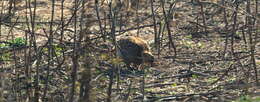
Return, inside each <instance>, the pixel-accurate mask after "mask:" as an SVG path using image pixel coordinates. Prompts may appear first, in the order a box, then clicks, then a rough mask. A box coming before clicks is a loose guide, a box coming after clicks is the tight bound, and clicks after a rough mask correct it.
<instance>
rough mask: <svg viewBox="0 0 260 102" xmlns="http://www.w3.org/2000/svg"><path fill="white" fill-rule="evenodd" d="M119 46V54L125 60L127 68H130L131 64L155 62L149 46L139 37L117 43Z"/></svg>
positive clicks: (128, 38) (124, 39)
mask: <svg viewBox="0 0 260 102" xmlns="http://www.w3.org/2000/svg"><path fill="white" fill-rule="evenodd" d="M117 44H118V50H117V54H118V55H119V56H120V57H121V58H122V59H123V61H124V62H125V63H126V65H127V67H130V65H131V64H133V65H140V64H143V63H149V64H152V63H153V61H154V57H153V55H152V53H151V52H150V49H149V46H148V44H147V43H146V41H144V40H143V39H141V38H139V37H134V36H128V37H126V38H123V39H120V40H119V41H117Z"/></svg>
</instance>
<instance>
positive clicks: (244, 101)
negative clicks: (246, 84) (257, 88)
mask: <svg viewBox="0 0 260 102" xmlns="http://www.w3.org/2000/svg"><path fill="white" fill-rule="evenodd" d="M232 102H260V97H256V98H252V97H250V96H249V95H244V96H241V97H240V98H239V99H237V100H236V101H232Z"/></svg>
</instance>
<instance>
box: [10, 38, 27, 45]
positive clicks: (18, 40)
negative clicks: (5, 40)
mask: <svg viewBox="0 0 260 102" xmlns="http://www.w3.org/2000/svg"><path fill="white" fill-rule="evenodd" d="M9 42H10V44H9V46H12V47H20V46H24V45H26V41H25V39H24V38H22V37H18V38H15V39H14V40H11V41H9Z"/></svg>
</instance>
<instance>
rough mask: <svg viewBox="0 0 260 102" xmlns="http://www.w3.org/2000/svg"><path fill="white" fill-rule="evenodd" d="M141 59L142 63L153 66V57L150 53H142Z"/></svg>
mask: <svg viewBox="0 0 260 102" xmlns="http://www.w3.org/2000/svg"><path fill="white" fill-rule="evenodd" d="M142 57H143V61H144V63H148V64H151V65H153V63H154V56H153V54H152V53H151V52H149V51H144V52H143V55H142Z"/></svg>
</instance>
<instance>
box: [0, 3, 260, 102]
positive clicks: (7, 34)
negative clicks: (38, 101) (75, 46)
mask: <svg viewBox="0 0 260 102" xmlns="http://www.w3.org/2000/svg"><path fill="white" fill-rule="evenodd" d="M32 1H33V0H32ZM156 1H157V0H156ZM216 1H218V0H216ZM148 3H149V2H145V1H143V0H140V5H139V8H138V11H137V9H136V8H134V7H133V8H130V10H129V11H127V10H125V9H123V10H122V11H119V12H118V17H119V18H117V19H118V20H117V21H118V22H116V31H118V32H117V33H116V35H117V36H116V38H117V39H120V38H123V37H125V36H126V35H132V36H139V37H141V38H143V39H145V40H146V41H147V42H148V43H149V45H150V46H151V49H152V53H153V54H154V56H155V59H156V62H155V63H156V65H155V66H153V67H149V68H147V66H143V67H145V70H144V71H145V74H143V72H142V71H141V70H138V71H134V72H129V71H127V68H125V64H124V63H121V62H120V63H114V62H113V60H114V59H115V57H114V56H113V55H111V52H102V51H100V52H99V51H95V52H94V53H93V55H94V59H95V61H96V63H97V64H96V66H94V68H93V70H92V71H93V74H92V79H93V81H92V83H91V84H92V87H93V93H92V94H93V95H94V96H95V99H96V100H97V101H105V100H106V98H107V97H108V96H107V90H108V86H109V83H110V82H109V77H111V76H109V71H111V68H114V67H115V68H119V69H121V72H120V73H119V74H116V75H115V76H116V77H113V78H114V79H113V80H114V83H113V86H112V100H114V101H129V102H132V101H134V102H135V101H136V102H138V101H141V100H142V98H144V100H145V101H148V102H154V101H181V102H230V101H234V100H238V99H241V98H248V97H251V98H252V99H257V98H258V100H260V99H259V97H257V96H260V86H259V85H258V86H257V85H256V80H255V71H254V69H253V65H252V59H251V56H250V46H249V43H250V42H249V35H248V34H247V33H246V34H245V35H246V36H245V37H244V36H243V34H244V31H243V30H242V29H243V28H241V26H243V24H244V21H243V20H244V15H243V13H241V14H239V15H238V21H237V22H238V28H237V29H238V30H237V33H236V34H235V39H234V42H233V45H231V37H230V36H229V37H226V36H225V34H223V33H222V32H224V33H225V32H228V31H225V27H224V25H225V24H224V22H223V12H222V11H221V10H220V9H219V7H215V6H214V5H213V4H214V3H215V2H213V1H212V4H208V5H207V6H206V7H205V8H206V9H205V11H204V12H206V13H207V14H205V16H206V20H207V21H206V24H207V25H201V24H202V18H201V16H200V15H199V14H198V13H199V10H200V8H199V6H196V5H195V6H194V4H192V3H191V2H190V1H189V0H183V1H180V2H178V3H177V4H176V5H175V7H174V8H175V9H174V12H175V13H173V14H172V19H170V20H169V21H168V24H169V27H170V29H168V30H170V33H168V31H167V30H166V29H167V27H166V23H165V22H164V18H163V9H162V8H161V7H160V3H159V1H157V2H155V4H154V5H155V8H154V9H155V13H156V15H157V16H156V17H155V18H156V20H157V23H158V26H157V32H158V34H159V32H160V35H159V39H158V40H159V41H160V43H159V44H158V45H157V46H159V48H156V44H155V41H154V39H155V36H154V35H155V34H154V30H155V29H154V26H153V18H152V16H153V15H152V14H151V8H150V4H148ZM216 3H217V4H218V2H216ZM32 5H33V3H32ZM64 6H65V7H64V8H65V9H64V19H65V21H66V23H70V24H69V25H68V26H66V30H64V35H63V36H64V40H63V41H64V42H60V38H61V35H60V33H61V30H60V25H59V24H60V19H61V4H60V0H57V1H56V4H55V13H54V14H55V16H54V27H53V29H54V30H56V32H55V33H53V38H54V42H53V43H54V44H55V45H57V46H56V47H57V49H56V50H58V51H56V52H57V53H58V52H65V53H69V54H65V55H62V57H61V56H59V57H55V58H54V64H53V67H51V70H50V71H51V74H50V76H51V78H52V80H51V81H50V82H49V83H50V84H49V85H50V87H51V88H50V89H48V91H49V95H47V97H48V98H49V99H51V98H53V97H54V98H61V97H59V95H60V96H64V97H65V98H64V97H63V98H64V99H67V98H68V97H69V94H68V93H69V92H70V89H69V88H70V87H71V83H70V82H71V78H70V76H71V73H72V65H73V64H72V59H71V58H70V56H71V51H72V47H71V45H66V43H73V38H72V36H74V35H73V34H74V31H75V29H74V28H73V27H74V26H73V24H74V21H73V20H72V21H71V22H69V21H70V20H71V18H73V16H72V15H73V9H72V8H73V2H72V0H65V3H64ZM51 7H52V5H51V0H37V9H36V20H35V24H36V26H35V34H36V35H35V38H36V39H35V40H36V43H37V46H43V49H42V50H43V53H45V54H47V52H46V49H45V48H44V45H45V44H46V43H47V42H48V40H49V39H48V36H49V33H50V31H49V30H50V29H49V24H50V18H51V15H52V13H51V10H52V9H50V8H51ZM99 7H100V17H101V18H102V19H104V20H102V24H104V25H105V24H107V26H104V29H103V30H104V31H106V32H110V29H111V27H109V26H108V25H110V23H111V22H110V20H109V19H108V18H109V17H108V14H109V7H108V4H107V3H106V0H104V2H103V4H102V5H101V4H99ZM6 8H7V6H6ZM6 8H5V9H6ZM166 8H167V10H168V8H169V5H168V4H167V5H166ZM1 9H4V8H1ZM85 9H86V11H87V12H85V13H86V15H88V16H87V17H88V18H87V19H86V22H87V23H88V21H90V22H91V23H90V24H89V25H88V24H86V26H87V27H88V28H87V29H88V31H89V32H87V33H89V34H88V35H89V36H90V37H91V38H92V39H95V38H97V39H95V41H94V40H93V41H92V43H93V45H95V46H96V47H98V48H100V49H104V50H106V51H110V50H111V49H113V44H112V41H111V38H110V35H108V36H107V41H103V40H102V39H101V37H100V28H99V23H98V21H97V17H96V11H95V5H94V2H91V1H89V2H87V4H86V8H85ZM241 11H243V10H241ZM5 12H7V10H6V11H5ZM26 12H27V13H26ZM218 12H220V13H218ZM231 13H232V10H229V11H228V14H230V15H231ZM26 14H27V15H29V11H28V9H26V5H25V2H19V3H18V4H17V5H16V9H15V14H14V16H13V17H12V18H10V19H9V23H1V25H2V26H1V29H2V30H1V35H0V41H14V40H15V39H17V38H23V39H25V38H26V35H27V34H28V33H27V32H28V28H27V27H28V24H27V23H26V22H27V21H26ZM120 16H122V17H121V18H120ZM196 16H197V17H196ZM28 17H29V16H28ZM78 17H80V15H78ZM197 21H199V22H200V24H196V23H197ZM7 22H8V20H7ZM10 22H16V23H10ZM229 22H231V20H230V21H229ZM258 23H259V22H258ZM29 25H30V24H29ZM204 26H206V29H207V31H204V29H205V28H204ZM79 28H80V27H78V28H76V30H79ZM160 28H164V29H160ZM227 29H229V30H230V29H232V26H230V27H228V28H227ZM120 30H122V31H120ZM257 31H258V32H259V29H258V30H257V29H256V32H257ZM229 33H230V32H229ZM108 34H109V33H108ZM169 34H170V35H169ZM254 34H255V35H253V38H255V40H254V41H255V56H254V60H255V63H256V68H257V72H258V81H260V80H259V78H260V75H259V72H260V70H259V69H260V43H259V41H260V40H259V36H258V37H257V36H256V33H254ZM223 36H224V37H223ZM27 37H28V36H27ZM170 38H172V39H173V42H172V43H173V44H174V45H171V44H172V43H171V40H170ZM226 41H228V42H226ZM60 43H63V44H64V45H65V47H64V49H63V47H59V46H58V45H59V44H60ZM103 45H105V47H104V46H103ZM2 46H3V45H2ZM2 46H0V47H2ZM174 47H175V48H176V53H175V51H174ZM40 48H41V47H39V49H40ZM46 48H47V47H46ZM232 48H233V49H234V53H233V52H232ZM60 49H62V51H61V50H60ZM11 51H12V52H5V53H3V52H1V51H0V52H1V54H2V55H1V57H2V58H3V56H5V57H10V58H5V59H8V60H6V61H2V62H0V65H1V66H2V68H3V70H1V72H8V73H7V74H2V76H10V79H15V80H16V79H20V80H23V79H22V78H24V77H25V76H26V75H25V74H26V73H25V72H24V70H23V69H21V68H25V65H26V64H25V57H26V56H27V57H28V56H29V55H27V54H25V53H28V51H27V49H26V48H21V49H17V50H15V51H14V50H11ZM44 51H45V52H44ZM57 55H61V54H60V53H58V54H57ZM42 56H43V59H42V60H43V63H41V66H40V68H42V69H40V70H41V71H42V72H41V73H40V74H41V75H42V77H45V75H44V74H46V73H47V70H46V67H45V66H46V65H47V58H48V57H46V56H45V55H44V54H43V55H42ZM33 58H34V57H33V54H32V62H33V63H32V64H31V65H32V66H33V67H32V69H31V70H30V71H31V72H30V73H32V76H31V77H33V76H35V73H36V66H35V63H36V61H35V60H33ZM59 58H60V59H59ZM63 59H64V60H65V61H64V63H63V64H62V65H60V66H59V67H55V66H58V65H59V63H56V61H57V62H58V61H60V60H63ZM104 59H105V60H104ZM80 61H81V62H80V64H82V63H84V61H82V60H80ZM100 63H106V64H108V65H104V64H100ZM110 65H111V66H112V67H111V66H110ZM38 67H39V66H38ZM81 67H82V66H80V68H81ZM55 68H56V69H55ZM57 70H59V71H57ZM81 70H82V69H79V73H81ZM79 77H80V75H79ZM0 78H1V74H0ZM8 79H9V78H5V80H8ZM15 80H11V81H9V82H8V83H9V84H8V85H11V86H12V87H15V83H17V80H16V81H15ZM43 80H44V78H43ZM26 81H28V80H23V81H21V83H23V82H24V83H25V82H26ZM21 83H20V84H21ZM32 83H33V82H32ZM41 83H42V84H43V83H44V81H43V82H41ZM8 85H7V86H6V87H7V88H4V89H3V90H4V91H5V92H8V93H11V92H12V91H11V88H10V86H9V87H8ZM16 87H18V86H16ZM19 87H20V88H22V85H21V86H19ZM41 87H43V85H42V86H41ZM78 87H79V86H78ZM78 87H77V89H78ZM24 90H26V89H24ZM24 90H20V91H24ZM42 90H43V88H42ZM143 91H144V92H143ZM58 92H60V94H59V95H55V94H56V93H58ZM8 93H5V94H4V96H5V97H9V96H10V94H8ZM76 93H77V94H79V93H80V92H79V90H77V92H76ZM143 93H145V97H143V96H142V95H143ZM21 94H23V93H21ZM61 94H62V95H61ZM0 95H1V94H0ZM52 95H53V97H52ZM57 100H60V99H57Z"/></svg>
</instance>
